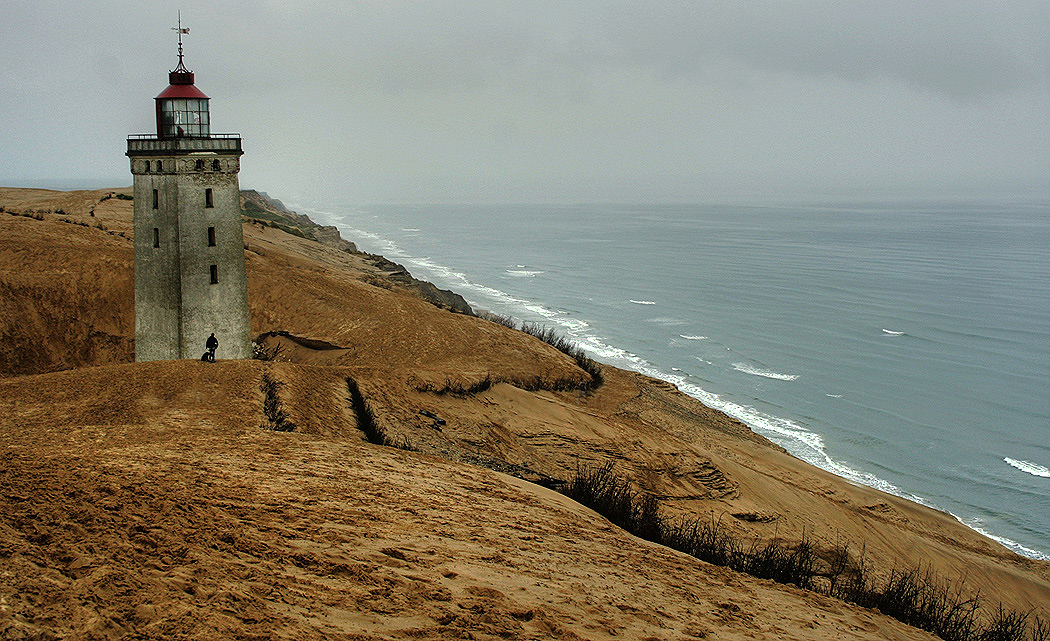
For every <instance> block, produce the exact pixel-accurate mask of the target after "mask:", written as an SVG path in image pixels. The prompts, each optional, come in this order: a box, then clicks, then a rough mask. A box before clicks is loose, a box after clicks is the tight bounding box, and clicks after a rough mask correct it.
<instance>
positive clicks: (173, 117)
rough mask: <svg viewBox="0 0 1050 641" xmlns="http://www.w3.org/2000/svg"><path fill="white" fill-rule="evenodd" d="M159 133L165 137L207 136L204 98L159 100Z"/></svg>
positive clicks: (209, 127) (209, 132)
mask: <svg viewBox="0 0 1050 641" xmlns="http://www.w3.org/2000/svg"><path fill="white" fill-rule="evenodd" d="M160 109H161V129H162V131H161V135H162V136H163V137H165V138H207V137H208V136H209V135H211V122H210V119H209V118H208V100H207V99H206V98H174V99H169V100H161V101H160Z"/></svg>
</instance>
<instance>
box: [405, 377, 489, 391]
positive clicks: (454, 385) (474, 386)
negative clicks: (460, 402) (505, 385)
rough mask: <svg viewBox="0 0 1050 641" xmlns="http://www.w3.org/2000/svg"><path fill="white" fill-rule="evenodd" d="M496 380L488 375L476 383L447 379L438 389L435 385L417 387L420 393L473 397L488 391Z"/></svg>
mask: <svg viewBox="0 0 1050 641" xmlns="http://www.w3.org/2000/svg"><path fill="white" fill-rule="evenodd" d="M498 382H500V381H497V380H496V379H494V378H492V375H491V374H486V375H485V378H483V379H481V380H479V381H475V382H473V383H463V382H461V381H453V380H452V379H449V378H446V379H445V384H444V385H443V386H441V387H437V386H436V385H434V384H433V383H429V382H427V383H420V384H419V385H417V386H416V390H417V391H420V392H430V393H432V394H437V395H439V396H444V395H446V394H451V395H452V396H473V395H474V394H480V393H482V392H485V391H488V390H489V389H491V388H492V386H493V385H495V384H496V383H498Z"/></svg>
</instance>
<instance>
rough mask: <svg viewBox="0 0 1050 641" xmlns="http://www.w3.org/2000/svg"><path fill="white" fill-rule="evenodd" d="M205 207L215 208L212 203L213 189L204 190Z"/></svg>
mask: <svg viewBox="0 0 1050 641" xmlns="http://www.w3.org/2000/svg"><path fill="white" fill-rule="evenodd" d="M204 206H205V207H214V206H215V205H214V204H213V203H212V200H211V187H208V188H207V189H205V190H204Z"/></svg>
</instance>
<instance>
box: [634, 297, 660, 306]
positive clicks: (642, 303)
mask: <svg viewBox="0 0 1050 641" xmlns="http://www.w3.org/2000/svg"><path fill="white" fill-rule="evenodd" d="M630 300H631V302H632V303H634V304H635V305H655V304H656V301H652V300H634V299H633V298H632V299H630Z"/></svg>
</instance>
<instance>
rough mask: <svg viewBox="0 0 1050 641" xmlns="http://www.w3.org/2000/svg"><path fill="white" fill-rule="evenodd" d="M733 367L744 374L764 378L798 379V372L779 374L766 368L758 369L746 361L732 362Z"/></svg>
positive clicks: (779, 379)
mask: <svg viewBox="0 0 1050 641" xmlns="http://www.w3.org/2000/svg"><path fill="white" fill-rule="evenodd" d="M733 369H735V370H736V371H738V372H743V373H745V374H751V375H752V376H762V377H764V378H774V379H776V380H778V381H794V380H798V374H780V373H778V372H772V371H770V370H767V369H759V368H757V367H752V366H751V365H748V364H747V363H733Z"/></svg>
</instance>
